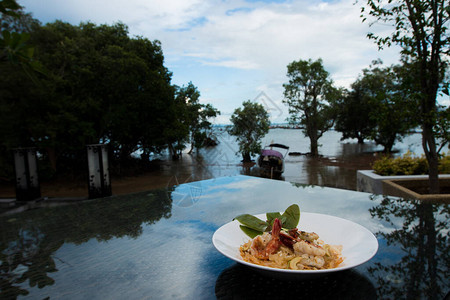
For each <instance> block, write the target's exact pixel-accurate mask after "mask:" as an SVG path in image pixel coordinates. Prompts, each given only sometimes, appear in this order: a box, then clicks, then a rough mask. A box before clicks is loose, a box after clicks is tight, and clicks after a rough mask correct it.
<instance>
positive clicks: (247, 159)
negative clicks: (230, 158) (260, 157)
mask: <svg viewBox="0 0 450 300" xmlns="http://www.w3.org/2000/svg"><path fill="white" fill-rule="evenodd" d="M242 161H243V162H250V161H252V158H251V156H250V153H249V152H244V153H242Z"/></svg>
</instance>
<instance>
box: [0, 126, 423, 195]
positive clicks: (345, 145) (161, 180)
mask: <svg viewBox="0 0 450 300" xmlns="http://www.w3.org/2000/svg"><path fill="white" fill-rule="evenodd" d="M216 137H217V140H218V142H219V144H218V146H215V147H210V148H206V149H201V150H200V151H198V152H197V153H193V154H191V155H190V154H187V153H184V154H183V156H182V158H181V159H180V160H179V161H171V160H170V159H167V157H165V156H164V155H163V156H157V157H155V159H158V160H157V164H158V166H159V169H158V168H157V169H156V170H155V171H152V172H148V173H146V174H142V175H139V176H131V177H121V178H112V180H111V185H112V190H113V194H127V193H133V192H139V191H145V190H150V189H153V188H161V187H166V186H172V185H177V184H181V183H185V182H190V181H198V180H204V179H210V178H217V177H224V176H233V175H239V174H243V175H250V176H261V172H260V170H259V169H258V167H257V166H256V165H255V164H254V163H253V164H251V163H250V164H242V163H241V156H240V155H238V154H236V152H238V146H237V144H236V142H235V140H234V138H233V137H230V136H229V135H228V134H227V133H226V131H225V130H224V129H223V128H219V129H217V131H216ZM272 142H276V143H281V144H285V145H288V146H289V147H290V149H289V151H287V152H286V153H283V154H286V155H285V171H284V173H283V175H282V176H281V177H280V178H277V180H285V181H289V182H294V183H298V184H307V185H320V186H327V187H336V188H341V189H349V190H356V172H357V170H367V169H371V166H372V163H373V162H374V161H375V160H376V159H377V157H378V154H377V153H378V151H380V150H381V148H380V147H377V146H376V145H375V144H373V143H366V144H362V145H361V144H358V143H356V141H353V140H350V141H340V133H338V132H334V131H331V132H328V133H326V134H325V135H324V136H323V137H322V138H321V139H320V140H319V142H320V143H321V144H322V146H321V147H320V149H319V152H320V153H321V155H322V156H321V157H319V158H312V157H309V156H308V155H305V153H307V152H309V140H308V139H307V138H305V137H304V136H303V134H302V132H301V131H300V130H295V129H271V130H270V132H269V133H268V134H267V135H266V137H265V138H264V139H263V142H262V145H263V146H264V145H266V144H270V143H272ZM395 149H396V150H397V151H398V153H397V155H401V154H403V153H405V152H406V151H408V150H409V151H412V152H414V153H417V154H418V155H420V151H421V149H420V135H417V134H415V135H412V136H409V137H407V138H406V139H404V140H403V142H401V143H397V144H396V145H395ZM289 153H291V154H292V153H297V154H300V155H290V154H289ZM255 158H256V157H255ZM41 194H42V196H43V197H87V181H84V180H81V181H72V180H71V181H67V182H65V181H58V182H50V183H45V182H43V183H41ZM7 197H15V191H14V187H13V186H5V185H3V186H0V198H7Z"/></svg>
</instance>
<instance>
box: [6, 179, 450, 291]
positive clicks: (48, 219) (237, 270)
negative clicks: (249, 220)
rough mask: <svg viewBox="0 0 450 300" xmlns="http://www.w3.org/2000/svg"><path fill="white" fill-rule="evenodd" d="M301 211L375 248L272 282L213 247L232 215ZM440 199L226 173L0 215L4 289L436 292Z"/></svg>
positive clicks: (442, 257) (444, 237)
mask: <svg viewBox="0 0 450 300" xmlns="http://www.w3.org/2000/svg"><path fill="white" fill-rule="evenodd" d="M293 203H297V204H298V205H299V206H300V209H301V211H303V212H312V213H321V214H328V215H333V216H337V217H340V218H344V219H347V220H350V221H352V222H355V223H358V224H360V225H362V226H364V227H365V228H367V229H368V230H370V231H371V232H372V233H374V234H375V235H376V237H377V239H378V243H379V249H378V252H377V254H376V255H375V256H374V257H373V258H372V259H371V260H370V261H368V262H366V263H364V264H362V265H360V266H358V267H356V268H354V269H351V270H346V271H342V272H336V273H334V274H331V275H327V276H324V277H320V278H317V279H313V280H302V281H289V280H279V279H276V278H273V277H270V276H264V275H262V274H260V273H257V272H254V271H253V270H252V268H248V267H246V266H243V265H240V264H238V263H236V262H234V261H232V260H230V259H228V258H226V257H225V256H223V255H221V254H220V253H219V252H218V251H216V249H215V248H214V246H213V245H212V242H211V238H212V236H213V234H214V232H215V231H216V230H217V229H218V228H219V227H220V226H222V225H223V224H226V223H228V222H230V221H231V220H232V219H233V218H234V217H235V216H237V215H239V214H242V213H249V214H260V213H265V212H271V211H282V210H284V209H285V208H286V207H288V206H289V205H291V204H293ZM449 214H450V211H449V206H448V205H446V204H439V203H433V204H431V203H421V202H418V201H412V200H404V199H397V198H394V197H384V196H379V195H371V194H367V193H360V192H354V191H348V190H340V189H332V188H323V187H318V186H303V185H296V184H291V183H289V182H283V181H275V180H269V179H262V178H255V177H248V176H233V177H222V178H216V179H211V180H204V181H198V182H193V183H187V184H182V185H179V186H173V187H171V188H169V189H161V190H151V191H147V192H143V193H136V194H130V195H124V196H113V197H109V198H103V199H96V200H89V201H83V202H79V203H76V204H73V205H64V206H51V207H50V206H49V207H42V208H40V209H35V210H30V211H25V212H21V213H16V214H9V215H4V216H1V217H0V228H1V237H0V262H1V268H0V298H2V299H3V298H4V299H15V298H19V299H22V298H23V299H27V298H28V299H44V298H47V297H49V298H50V299H123V298H125V297H126V298H128V299H149V298H151V299H167V298H178V299H216V298H219V299H233V298H243V299H246V298H248V297H251V296H255V297H258V298H262V299H266V298H271V299H273V298H274V297H275V298H280V297H282V298H286V297H294V296H298V295H302V296H305V297H314V298H315V299H317V298H318V299H325V298H330V297H332V298H340V299H349V298H351V299H362V298H364V299H402V298H403V299H411V298H414V299H443V298H444V297H445V296H446V294H447V293H448V292H449V291H450V283H449V280H448V277H449V276H448V274H449V262H450V257H449V253H450V251H449V250H450V249H449V248H450V247H449V242H448V231H449V224H448V219H449Z"/></svg>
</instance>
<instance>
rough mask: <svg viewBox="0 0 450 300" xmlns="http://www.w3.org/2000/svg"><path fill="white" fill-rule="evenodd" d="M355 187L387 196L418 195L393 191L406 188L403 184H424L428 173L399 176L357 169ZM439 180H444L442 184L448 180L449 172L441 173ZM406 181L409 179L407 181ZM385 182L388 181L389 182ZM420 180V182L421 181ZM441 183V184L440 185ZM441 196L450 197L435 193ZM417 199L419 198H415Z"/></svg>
mask: <svg viewBox="0 0 450 300" xmlns="http://www.w3.org/2000/svg"><path fill="white" fill-rule="evenodd" d="M356 180H357V183H356V189H357V190H358V191H360V192H367V193H372V194H380V195H389V196H398V197H409V198H414V197H420V198H423V197H422V196H418V195H420V194H418V193H413V194H402V193H400V194H399V193H397V192H394V189H400V188H399V187H401V186H403V188H402V189H400V190H403V189H407V188H406V187H405V186H404V185H405V184H406V186H409V187H412V184H415V185H425V184H427V181H428V175H401V176H380V175H378V174H375V173H374V171H373V170H359V171H357V174H356ZM439 180H440V181H442V180H445V181H443V183H442V184H445V182H446V181H449V180H450V174H442V175H439ZM408 181H410V182H409V183H408ZM387 182H390V183H389V184H388V183H387ZM421 182H422V183H421ZM442 184H441V185H442ZM436 196H442V197H440V198H445V197H448V198H450V194H446V195H436ZM416 199H419V198H416Z"/></svg>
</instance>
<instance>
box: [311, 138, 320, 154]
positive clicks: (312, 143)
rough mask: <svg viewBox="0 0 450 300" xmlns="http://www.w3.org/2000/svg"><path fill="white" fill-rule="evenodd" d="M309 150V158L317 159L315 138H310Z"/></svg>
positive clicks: (316, 140) (317, 149)
mask: <svg viewBox="0 0 450 300" xmlns="http://www.w3.org/2000/svg"><path fill="white" fill-rule="evenodd" d="M309 140H310V143H311V144H310V150H311V156H312V157H318V156H319V143H318V139H317V137H315V136H310V137H309Z"/></svg>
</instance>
